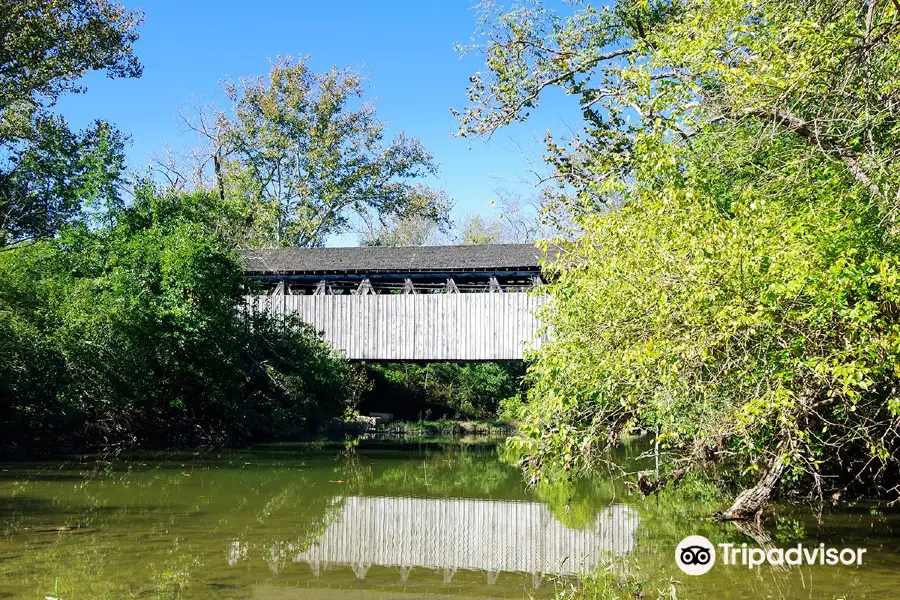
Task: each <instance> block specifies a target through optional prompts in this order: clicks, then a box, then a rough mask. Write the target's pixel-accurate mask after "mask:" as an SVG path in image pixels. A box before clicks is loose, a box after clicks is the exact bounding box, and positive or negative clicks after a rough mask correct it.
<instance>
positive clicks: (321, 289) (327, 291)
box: [313, 279, 334, 296]
mask: <svg viewBox="0 0 900 600" xmlns="http://www.w3.org/2000/svg"><path fill="white" fill-rule="evenodd" d="M333 293H334V292H332V290H331V286H330V285H328V282H326V281H325V280H324V279H323V280H322V281H320V282H319V283H318V284H317V285H316V289H315V291H313V296H331V295H332V294H333Z"/></svg>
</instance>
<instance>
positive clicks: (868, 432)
mask: <svg viewBox="0 0 900 600" xmlns="http://www.w3.org/2000/svg"><path fill="white" fill-rule="evenodd" d="M484 23H485V24H486V25H485V27H486V29H487V31H486V38H487V40H488V41H487V43H486V46H485V47H484V48H483V49H484V51H485V53H486V56H487V66H488V72H487V73H486V74H485V75H476V76H475V77H473V79H472V85H471V87H470V90H469V97H470V100H471V105H470V106H469V107H468V108H467V109H466V110H465V111H462V112H460V113H457V114H458V115H459V118H460V121H461V134H463V135H489V134H490V133H492V132H493V131H495V130H496V129H498V128H499V127H502V126H504V125H506V124H509V123H512V122H514V121H520V120H524V119H526V118H527V116H528V113H529V111H530V110H533V109H534V108H535V107H537V105H538V102H539V99H540V97H541V94H542V92H543V91H544V90H546V89H548V88H551V87H560V88H563V89H564V90H565V91H567V92H568V93H570V94H572V95H574V96H575V97H576V98H578V101H579V102H580V104H581V107H582V111H583V115H584V119H585V126H584V128H583V130H581V132H579V133H578V134H577V135H574V136H573V137H572V138H571V139H568V140H565V141H559V140H557V139H556V138H554V137H553V136H552V135H548V138H547V144H548V153H547V156H548V160H549V162H550V164H551V165H552V167H553V168H554V170H555V178H556V181H558V182H559V184H560V192H561V193H564V194H566V195H568V197H569V199H568V205H569V209H570V212H571V214H572V215H574V216H575V218H576V219H577V223H578V226H579V227H580V228H581V229H582V230H583V234H582V235H580V236H579V237H578V238H577V239H576V240H574V241H573V242H571V243H563V244H562V248H563V252H562V253H561V255H560V260H558V261H557V262H556V263H555V264H553V265H550V267H549V270H550V272H551V273H552V274H553V275H554V277H555V278H556V282H555V283H554V284H552V285H550V286H548V293H549V303H548V307H547V309H546V310H545V312H544V315H543V316H544V319H545V321H546V323H547V324H548V326H549V328H550V329H552V331H553V338H552V341H551V343H550V344H548V345H547V346H545V347H543V348H542V349H541V350H540V351H539V352H538V353H537V354H536V362H535V363H534V366H533V368H532V371H531V374H530V377H531V379H532V385H533V387H532V392H531V401H530V403H529V405H528V407H527V410H528V411H529V413H530V419H529V422H528V424H527V425H526V427H525V428H524V429H523V432H524V435H523V436H522V437H521V438H520V439H519V441H518V442H517V443H518V444H519V445H520V448H521V449H523V450H524V452H525V455H526V457H527V458H526V466H530V467H532V468H534V471H533V473H535V474H537V473H539V472H540V470H541V468H542V467H543V466H546V465H548V464H551V463H552V464H558V465H563V466H564V467H566V468H569V469H571V468H576V469H578V468H591V465H593V464H594V461H595V460H597V458H598V457H600V456H601V455H602V451H603V450H604V448H605V447H607V446H608V445H610V444H613V443H615V442H616V441H617V440H618V439H619V435H621V434H622V433H623V432H626V431H629V430H630V429H631V428H633V427H644V428H648V429H650V430H652V431H658V432H659V437H658V439H659V441H660V443H661V444H662V445H663V448H664V450H665V451H666V452H665V456H666V457H668V458H669V459H670V461H669V463H668V467H667V472H665V473H663V474H662V476H661V477H660V478H659V479H658V480H651V479H649V478H647V477H642V478H641V479H640V480H639V484H640V485H641V487H642V489H644V490H645V491H646V492H648V493H649V492H651V491H656V490H658V489H660V487H662V486H663V485H665V484H666V483H667V482H671V481H676V480H677V479H679V478H680V477H682V476H683V475H684V474H685V473H686V472H687V471H688V470H690V469H691V468H693V467H695V466H696V465H699V464H702V463H704V462H705V461H707V460H710V459H719V460H726V459H727V460H730V461H731V464H733V465H735V466H737V467H740V468H742V469H743V470H744V471H745V472H747V473H751V474H756V476H757V478H758V479H757V482H756V484H755V485H752V486H751V487H750V488H749V489H747V490H746V491H745V492H744V493H742V494H740V495H739V496H738V498H737V499H736V501H735V503H734V504H733V505H732V507H731V508H730V509H729V510H727V511H725V514H726V516H729V517H735V518H741V517H747V516H749V515H752V514H755V513H757V512H758V511H759V510H761V509H762V508H763V506H764V505H765V503H766V502H767V501H768V500H769V498H770V496H771V494H772V493H773V492H774V491H775V490H776V489H778V488H779V487H780V488H781V489H785V488H788V487H792V486H796V487H797V488H798V489H803V488H805V489H807V490H808V489H812V490H814V493H815V494H818V495H819V497H822V496H824V494H825V493H826V492H837V493H845V492H847V493H849V492H851V491H853V492H857V493H864V494H873V493H897V491H898V490H900V487H897V482H898V455H897V449H898V447H900V446H898V437H897V436H898V427H897V422H898V421H897V420H898V417H900V399H898V396H897V390H898V389H900V385H898V384H900V381H898V377H900V375H898V372H897V371H896V370H895V367H894V365H896V364H897V362H898V358H900V356H898V352H900V346H898V343H897V341H896V340H897V339H898V338H897V337H896V335H897V332H898V331H900V313H898V311H897V310H896V309H895V302H896V299H897V298H898V295H897V294H898V291H900V290H898V284H897V282H898V281H900V279H898V275H900V270H898V269H900V256H898V246H897V237H896V229H895V227H896V226H895V221H896V219H895V212H896V207H897V200H898V198H900V196H898V195H897V194H898V189H900V188H898V181H900V177H898V171H897V168H898V167H897V165H898V164H900V163H898V161H897V158H898V152H900V143H898V142H900V138H898V134H900V128H898V126H897V123H898V122H900V119H898V117H900V112H898V110H900V109H898V107H900V104H898V102H897V100H896V86H895V83H894V82H896V80H897V77H898V75H900V73H898V69H900V62H898V60H897V57H898V56H900V48H898V45H900V41H898V37H897V34H898V31H900V10H898V9H897V7H896V6H895V5H894V4H892V3H890V2H886V1H883V2H879V1H877V0H872V1H867V2H862V3H854V4H847V3H843V2H831V1H827V2H799V1H792V0H760V1H758V2H753V3H744V2H738V1H734V0H713V1H711V2H710V1H703V2H700V1H696V2H695V1H692V0H689V1H687V2H651V3H646V2H632V1H630V0H622V1H620V2H617V3H616V4H615V5H614V6H612V7H603V8H594V7H591V6H578V7H576V9H575V10H574V11H572V12H571V13H570V14H568V15H566V16H562V15H561V14H559V13H557V12H555V11H553V10H551V9H549V8H547V7H545V6H544V5H542V4H539V3H527V4H524V5H519V6H516V7H514V8H513V9H511V10H509V11H507V12H505V13H503V14H500V15H495V14H486V16H485V18H484Z"/></svg>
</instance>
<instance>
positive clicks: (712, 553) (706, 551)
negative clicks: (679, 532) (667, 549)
mask: <svg viewBox="0 0 900 600" xmlns="http://www.w3.org/2000/svg"><path fill="white" fill-rule="evenodd" d="M675 562H676V564H678V568H679V569H681V570H682V571H684V572H685V573H686V574H688V575H703V574H704V573H707V572H709V570H710V569H712V567H713V565H714V564H716V549H715V547H714V546H713V544H712V542H710V541H709V540H708V539H706V538H705V537H703V536H702V535H689V536H687V537H686V538H684V539H683V540H681V542H680V543H679V544H678V545H677V546H676V547H675Z"/></svg>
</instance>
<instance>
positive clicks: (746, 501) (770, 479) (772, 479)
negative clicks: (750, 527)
mask: <svg viewBox="0 0 900 600" xmlns="http://www.w3.org/2000/svg"><path fill="white" fill-rule="evenodd" d="M786 466H787V465H785V463H784V460H783V459H782V455H781V453H780V452H779V454H777V455H776V456H775V458H774V459H773V460H772V463H771V464H770V465H769V467H768V469H766V472H765V473H763V476H762V477H760V478H759V481H757V482H756V485H754V486H753V487H751V488H748V489H746V490H744V491H743V492H741V493H740V494H738V497H737V498H736V499H735V501H734V504H732V505H731V508H729V509H728V510H726V511H725V512H724V513H722V516H723V517H724V518H725V519H728V520H743V519H749V518H751V517H753V516H755V515H757V514H759V512H760V511H761V510H762V509H763V508H764V507H765V505H766V504H767V503H768V502H769V498H771V497H772V492H773V491H774V490H775V486H777V485H778V481H779V480H780V479H781V475H782V473H784V470H785V467H786Z"/></svg>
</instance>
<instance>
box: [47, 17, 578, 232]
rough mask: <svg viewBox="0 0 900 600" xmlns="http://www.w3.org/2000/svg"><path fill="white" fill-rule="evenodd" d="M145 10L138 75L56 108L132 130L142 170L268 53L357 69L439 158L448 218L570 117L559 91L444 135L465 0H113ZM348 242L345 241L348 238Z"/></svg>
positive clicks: (524, 171) (486, 196)
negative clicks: (184, 118) (464, 134)
mask: <svg viewBox="0 0 900 600" xmlns="http://www.w3.org/2000/svg"><path fill="white" fill-rule="evenodd" d="M122 1H123V3H124V4H125V5H126V6H127V7H128V8H139V9H141V10H142V11H143V12H144V13H145V15H146V23H145V24H144V27H143V28H142V30H141V39H140V41H139V42H138V43H137V45H136V48H135V50H136V53H137V55H138V57H139V58H140V59H141V61H142V63H143V65H144V74H143V77H141V78H140V79H137V80H108V79H106V78H105V77H104V76H102V75H98V74H91V75H89V76H87V77H86V78H85V83H86V84H87V86H88V92H87V93H86V94H83V95H77V96H69V97H66V98H64V99H63V100H61V101H60V103H59V106H58V108H59V110H60V111H61V112H62V113H63V114H64V115H65V116H66V117H67V118H68V119H69V121H70V123H71V124H72V126H73V127H83V126H86V125H87V124H88V123H90V122H91V121H92V120H93V119H95V118H103V119H106V120H109V121H111V122H112V123H115V124H116V125H117V126H118V127H119V128H120V129H121V130H123V131H125V132H127V133H128V134H129V135H131V136H132V145H131V147H130V148H129V150H128V159H129V166H130V167H131V168H133V169H142V168H144V167H146V165H147V164H148V162H149V157H150V155H151V154H152V153H154V152H156V151H158V150H159V149H161V148H162V147H163V146H164V145H165V144H168V145H169V146H171V147H173V148H176V149H177V148H179V147H183V146H185V145H189V144H190V143H191V141H192V139H193V138H192V137H191V136H190V134H188V133H184V132H183V128H182V127H181V126H180V125H179V123H178V120H177V114H178V111H179V109H180V108H184V107H185V106H187V105H189V104H190V103H191V102H192V101H194V100H199V101H200V102H217V103H220V104H221V105H222V106H223V107H224V106H226V102H225V99H224V96H223V94H222V92H221V89H220V87H219V85H220V82H221V80H222V79H223V78H225V77H227V76H229V77H232V78H235V79H237V78H240V77H244V76H248V75H261V74H264V73H265V72H266V71H267V70H268V65H269V62H268V59H269V58H272V57H275V56H277V55H279V54H281V55H293V56H300V55H309V56H310V60H311V65H312V66H313V68H314V69H316V70H319V71H322V70H326V69H328V68H330V67H331V66H332V65H337V66H339V67H357V68H360V69H361V70H362V71H363V72H364V73H366V74H367V75H368V77H369V79H368V84H369V86H370V92H369V97H370V98H377V106H378V113H379V116H380V117H381V118H382V119H384V120H385V121H388V122H389V123H390V128H389V131H390V132H391V133H392V134H393V133H396V132H397V131H400V130H403V131H405V132H406V133H407V134H409V135H412V136H414V137H418V138H419V139H421V140H422V142H423V143H424V144H425V147H426V148H427V149H428V150H429V151H431V152H432V153H433V154H434V156H435V158H436V160H437V162H438V163H439V164H440V166H441V171H440V175H439V177H438V178H437V179H436V180H433V181H431V182H430V183H432V184H435V185H437V186H439V187H443V188H444V189H446V190H447V192H448V193H449V194H450V196H451V197H452V198H453V199H454V200H455V201H456V209H455V211H454V217H455V218H457V219H458V218H460V217H461V215H462V214H464V213H470V212H473V213H481V214H490V212H491V210H492V209H491V207H490V205H489V201H490V199H491V198H492V197H493V196H494V194H493V191H494V190H495V189H496V188H497V187H499V186H505V187H508V188H514V189H519V190H522V191H526V192H527V191H529V190H530V187H529V186H528V185H525V184H522V183H517V181H518V180H520V179H522V178H523V177H528V170H529V160H531V161H535V162H537V163H539V162H540V156H541V152H542V144H541V142H540V140H541V138H542V137H543V135H544V133H545V131H546V130H547V129H548V128H551V129H553V130H554V131H557V132H558V131H559V130H560V129H561V128H562V127H565V126H569V125H571V126H577V125H578V113H577V111H576V110H574V107H573V106H572V105H571V104H569V103H566V102H565V101H564V99H563V98H557V99H555V101H554V102H550V103H546V104H545V105H544V106H542V108H541V109H540V110H539V111H538V112H537V113H536V114H535V116H534V117H533V118H532V119H531V120H530V121H529V122H528V123H525V124H522V125H516V126H514V127H511V128H509V129H507V130H503V131H500V132H499V133H497V134H495V136H494V137H493V138H492V139H491V140H490V141H485V140H467V139H459V138H455V137H453V133H454V132H455V131H456V128H457V123H456V120H455V119H454V118H453V116H452V115H451V114H450V110H449V109H450V107H451V106H453V107H457V108H460V107H463V106H464V105H465V90H466V84H467V81H468V77H469V75H471V74H472V73H474V72H475V71H477V70H479V69H481V68H483V67H482V62H481V61H482V58H481V57H480V56H479V55H477V54H469V55H467V56H465V57H462V58H461V57H460V55H459V54H458V53H457V52H456V51H455V50H454V48H453V45H454V42H462V43H469V42H470V41H471V37H472V35H473V33H474V31H475V27H476V19H477V13H476V11H475V9H474V8H473V5H472V4H470V3H469V2H467V1H466V0H458V1H450V0H446V1H437V0H415V1H402V2H400V1H396V2H394V1H391V2H373V1H369V2H321V1H318V2H301V1H294V2H291V1H268V2H258V3H251V2H205V1H204V2H200V1H192V0H183V1H181V2H174V1H171V0H122ZM348 241H349V240H348Z"/></svg>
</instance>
